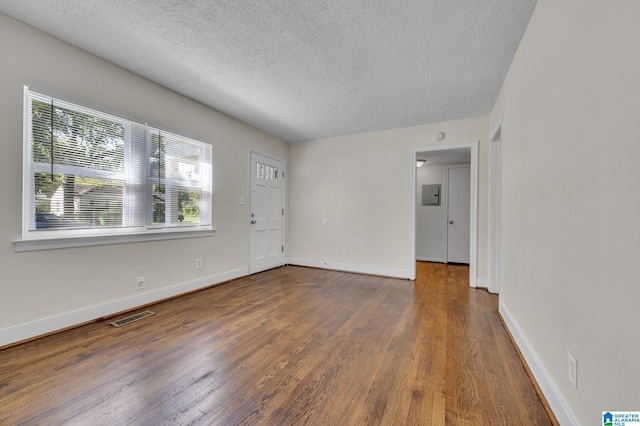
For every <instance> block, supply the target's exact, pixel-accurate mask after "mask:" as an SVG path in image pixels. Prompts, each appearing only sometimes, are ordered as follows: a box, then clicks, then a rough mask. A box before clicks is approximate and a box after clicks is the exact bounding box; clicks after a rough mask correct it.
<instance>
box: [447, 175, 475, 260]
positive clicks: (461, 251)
mask: <svg viewBox="0 0 640 426" xmlns="http://www.w3.org/2000/svg"><path fill="white" fill-rule="evenodd" d="M470 171H471V169H470V167H469V166H466V165H465V166H450V167H447V228H446V229H447V231H446V232H447V256H446V261H447V262H454V263H467V264H468V263H469V234H470V226H469V219H470V210H469V208H470V199H471V197H470V195H471V194H470V184H469V182H470Z"/></svg>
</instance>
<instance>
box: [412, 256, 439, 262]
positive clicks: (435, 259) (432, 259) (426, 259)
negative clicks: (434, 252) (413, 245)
mask: <svg viewBox="0 0 640 426" xmlns="http://www.w3.org/2000/svg"><path fill="white" fill-rule="evenodd" d="M416 260H417V261H418V262H435V263H444V259H443V258H441V257H416Z"/></svg>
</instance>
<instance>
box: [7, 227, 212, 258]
mask: <svg viewBox="0 0 640 426" xmlns="http://www.w3.org/2000/svg"><path fill="white" fill-rule="evenodd" d="M215 233H216V230H215V229H214V228H210V229H198V230H190V231H186V230H178V231H176V230H169V231H168V230H162V231H147V232H145V233H140V234H119V235H88V236H77V237H62V238H42V239H32V240H16V241H14V242H13V248H14V250H15V251H16V252H22V251H37V250H51V249H60V248H71V247H88V246H102V245H108V244H125V243H137V242H143V241H161V240H175V239H182V238H199V237H212V236H214V235H215Z"/></svg>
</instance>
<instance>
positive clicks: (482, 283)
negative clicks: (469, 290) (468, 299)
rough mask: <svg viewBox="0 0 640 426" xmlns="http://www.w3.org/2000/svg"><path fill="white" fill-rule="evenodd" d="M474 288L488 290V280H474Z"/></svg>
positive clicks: (480, 278)
mask: <svg viewBox="0 0 640 426" xmlns="http://www.w3.org/2000/svg"><path fill="white" fill-rule="evenodd" d="M476 287H482V288H489V278H487V277H478V278H476Z"/></svg>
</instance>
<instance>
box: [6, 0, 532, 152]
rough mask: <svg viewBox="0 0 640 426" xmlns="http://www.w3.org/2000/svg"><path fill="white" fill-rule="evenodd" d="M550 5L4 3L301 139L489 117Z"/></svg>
mask: <svg viewBox="0 0 640 426" xmlns="http://www.w3.org/2000/svg"><path fill="white" fill-rule="evenodd" d="M535 3H536V0H475V1H469V0H394V1H380V0H312V1H300V0H249V1H246V0H244V1H243V0H182V1H179V0H91V1H87V0H28V1H26V0H0V11H1V12H3V13H5V14H7V15H10V16H13V17H15V18H17V19H19V20H21V21H24V22H26V23H28V24H30V25H32V26H34V27H36V28H39V29H41V30H43V31H45V32H47V33H49V34H52V35H54V36H56V37H58V38H60V39H62V40H65V41H67V42H69V43H71V44H73V45H76V46H78V47H80V48H82V49H84V50H86V51H89V52H92V53H94V54H95V55H97V56H100V57H102V58H104V59H106V60H108V61H110V62H113V63H115V64H117V65H120V66H121V67H123V68H126V69H128V70H131V71H133V72H135V73H137V74H139V75H142V76H144V77H146V78H148V79H150V80H152V81H155V82H157V83H159V84H161V85H163V86H165V87H168V88H170V89H172V90H174V91H176V92H179V93H182V94H184V95H186V96H188V97H190V98H193V99H195V100H197V101H200V102H202V103H204V104H206V105H209V106H211V107H213V108H215V109H217V110H219V111H222V112H224V113H226V114H228V115H230V116H233V117H236V118H238V119H240V120H242V121H244V122H246V123H249V124H251V125H253V126H255V127H258V128H260V129H263V130H265V131H266V132H268V133H271V134H273V135H275V136H278V137H280V138H282V139H284V140H285V141H288V142H296V141H303V140H310V139H318V138H324V137H331V136H338V135H346V134H353V133H360V132H367V131H374V130H382V129H390V128H397V127H404V126H411V125H418V124H425V123H433V122H438V121H445V120H453V119H460V118H469V117H476V116H481V115H486V114H488V113H489V112H490V111H491V108H492V107H493V103H494V102H495V99H496V96H497V93H498V90H499V89H500V86H501V84H502V81H503V79H504V76H505V74H506V72H507V69H508V67H509V64H510V63H511V59H512V57H513V54H514V53H515V51H516V48H517V47H518V44H519V42H520V39H521V38H522V34H523V33H524V30H525V28H526V25H527V23H528V22H529V18H530V16H531V13H532V12H533V8H534V6H535Z"/></svg>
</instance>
